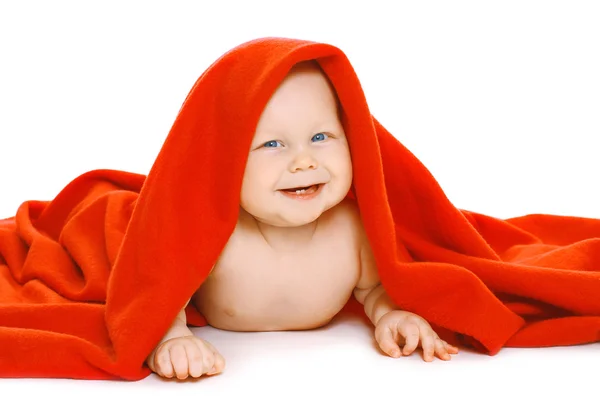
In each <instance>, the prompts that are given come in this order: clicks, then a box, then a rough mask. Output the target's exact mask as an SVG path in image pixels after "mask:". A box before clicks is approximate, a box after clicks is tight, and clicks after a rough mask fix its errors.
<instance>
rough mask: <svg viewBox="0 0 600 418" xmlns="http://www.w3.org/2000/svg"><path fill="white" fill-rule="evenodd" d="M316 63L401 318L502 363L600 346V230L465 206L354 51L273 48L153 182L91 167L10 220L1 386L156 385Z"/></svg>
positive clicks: (208, 89)
mask: <svg viewBox="0 0 600 418" xmlns="http://www.w3.org/2000/svg"><path fill="white" fill-rule="evenodd" d="M312 59H314V60H317V62H318V63H319V64H320V66H321V67H322V69H323V70H324V72H325V73H326V74H327V76H328V78H329V79H330V81H331V82H332V84H333V86H334V88H335V90H336V92H337V94H338V97H339V99H340V103H341V107H342V111H341V118H342V123H343V126H344V129H345V132H346V135H347V137H348V141H349V144H350V150H351V155H352V160H353V169H354V180H353V193H352V194H351V197H352V198H355V199H356V200H357V202H358V206H359V209H360V212H361V217H362V220H363V222H364V226H365V230H366V232H367V236H368V238H369V241H370V243H371V245H372V247H373V251H374V254H375V259H376V263H377V267H378V270H379V274H380V276H381V282H382V284H383V286H384V287H385V289H386V290H387V292H388V293H389V294H390V296H391V297H392V299H393V300H394V301H395V302H396V303H397V304H398V305H399V306H400V307H401V308H402V309H405V310H408V311H412V312H415V313H417V314H419V315H421V316H423V317H424V318H426V319H427V320H428V321H429V322H430V323H431V324H432V325H433V326H434V328H435V329H436V330H438V331H439V332H440V333H441V334H442V335H443V336H444V337H445V338H448V339H449V340H450V341H451V342H454V343H457V342H458V343H462V344H463V345H470V346H473V347H475V348H476V349H477V350H480V351H481V352H482V353H487V354H491V355H493V354H495V353H497V352H498V351H499V350H500V349H501V348H502V347H505V346H512V347H541V346H553V345H573V344H583V343H592V342H597V341H600V238H599V237H600V220H597V219H588V218H577V217H564V216H562V217H561V216H552V215H529V216H524V217H520V218H514V219H507V220H501V219H496V218H493V217H489V216H485V215H482V214H478V213H473V212H469V211H466V210H460V209H457V208H456V207H455V206H453V205H452V203H450V202H449V201H448V199H447V198H446V196H445V194H444V192H443V191H442V189H441V188H440V186H439V185H438V183H437V182H436V180H435V179H434V178H433V177H432V175H431V174H430V173H429V171H428V170H427V169H426V168H425V167H424V166H423V164H422V163H421V162H420V161H419V160H418V159H417V158H415V156H413V155H412V154H411V153H410V152H409V151H408V150H407V149H406V148H405V147H404V146H403V145H402V144H401V143H400V142H399V141H397V140H396V139H395V138H394V137H393V136H392V135H391V134H390V133H389V132H388V131H387V130H386V129H385V128H384V127H383V126H382V125H381V124H380V123H379V122H378V121H377V120H376V119H375V117H374V116H373V115H372V114H371V113H370V111H369V107H368V106H367V102H366V99H365V96H364V93H363V91H362V89H361V86H360V84H359V80H358V79H357V76H356V74H355V72H354V70H353V68H352V66H351V64H350V62H349V61H348V58H347V57H346V56H345V54H344V53H343V52H342V51H341V50H340V49H338V48H336V47H334V46H332V45H328V44H323V43H317V42H312V41H306V40H298V39H287V38H274V37H273V38H261V39H256V40H252V41H250V42H247V43H244V44H242V45H239V46H237V47H235V48H233V49H231V50H230V51H228V52H226V53H225V54H224V55H223V56H222V57H220V58H219V59H218V60H217V61H216V62H215V63H214V64H213V65H211V66H210V67H209V68H208V69H207V70H206V71H205V72H204V73H203V74H202V75H201V76H200V78H199V79H198V81H197V82H196V83H195V85H194V86H193V88H192V90H191V91H190V93H189V95H188V96H187V98H186V100H185V102H184V104H183V106H182V107H181V109H180V112H179V114H178V116H177V118H176V120H175V122H174V124H173V127H172V129H171V131H170V132H169V134H168V137H167V139H166V141H165V143H164V145H163V147H162V149H161V150H160V152H159V154H158V157H157V158H156V161H155V163H154V165H153V166H152V168H151V170H150V173H149V174H148V176H147V177H145V176H143V175H139V174H133V173H128V172H123V171H114V170H96V171H91V172H88V173H85V174H83V175H81V176H80V177H78V178H76V179H74V180H73V181H72V182H71V183H70V184H68V185H67V186H66V187H65V188H64V189H63V190H62V191H61V192H60V193H59V194H58V195H57V196H56V198H54V199H53V200H52V201H27V202H24V203H23V204H22V205H21V206H20V207H19V209H18V211H17V213H16V214H15V216H14V217H11V218H8V219H4V220H0V375H1V376H4V377H66V378H81V379H128V380H138V379H142V378H144V377H146V376H147V375H148V374H149V373H150V371H149V369H148V368H147V366H145V363H144V361H145V358H146V357H147V355H148V354H149V353H150V352H151V351H152V349H153V348H154V347H155V345H156V344H157V343H158V342H159V341H160V339H161V338H162V336H163V335H164V333H165V332H166V331H167V329H168V328H169V326H170V324H171V323H172V321H173V319H174V318H175V316H176V315H177V312H178V311H179V309H180V308H181V306H183V305H184V303H185V302H186V301H187V300H188V298H189V297H190V296H191V295H192V294H193V293H194V291H195V290H196V289H197V288H198V287H199V286H200V285H201V284H202V282H203V280H204V279H205V277H206V276H207V275H208V273H209V272H210V270H211V268H212V266H213V265H214V263H215V261H216V260H217V258H218V256H219V254H220V253H221V251H222V250H223V248H224V246H225V245H226V243H227V241H228V239H229V237H230V235H231V234H232V232H233V229H234V226H235V224H236V220H237V214H238V207H239V196H240V190H241V184H242V176H243V173H244V168H245V163H246V159H247V156H248V152H249V148H250V143H251V140H252V137H253V134H254V130H255V128H256V124H257V122H258V119H259V117H260V115H261V112H262V109H263V108H264V106H265V105H266V103H267V101H268V100H269V98H270V96H271V95H272V94H273V92H274V91H275V89H276V88H277V86H278V85H279V84H280V82H281V81H282V80H283V78H284V77H285V76H286V74H287V73H288V71H289V70H290V69H291V67H292V66H293V65H294V64H296V63H298V62H300V61H304V60H312ZM222 138H228V140H227V143H228V145H227V152H223V149H222V146H221V144H222V141H221V139H222ZM187 313H188V322H189V323H190V325H204V324H205V322H204V320H203V318H202V317H201V316H200V315H199V314H198V312H197V311H195V310H194V309H193V308H192V307H189V308H188V310H187Z"/></svg>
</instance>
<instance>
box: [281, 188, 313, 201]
mask: <svg viewBox="0 0 600 418" xmlns="http://www.w3.org/2000/svg"><path fill="white" fill-rule="evenodd" d="M322 189H323V185H322V184H319V186H318V187H317V190H315V191H314V192H312V193H302V194H298V193H296V192H284V191H283V190H280V192H281V194H283V195H284V196H286V197H289V198H290V199H296V200H311V199H314V198H315V197H317V196H318V195H320V194H321V190H322Z"/></svg>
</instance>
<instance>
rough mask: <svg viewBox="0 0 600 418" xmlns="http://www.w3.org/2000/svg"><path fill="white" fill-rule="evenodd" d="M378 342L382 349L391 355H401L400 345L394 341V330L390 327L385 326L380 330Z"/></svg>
mask: <svg viewBox="0 0 600 418" xmlns="http://www.w3.org/2000/svg"><path fill="white" fill-rule="evenodd" d="M377 342H378V343H379V347H380V348H381V350H382V351H383V352H384V353H386V354H387V355H389V356H390V357H400V347H399V346H398V344H397V343H396V341H394V337H393V336H392V331H391V330H390V329H389V328H388V327H384V328H383V329H382V330H381V331H380V332H379V338H377Z"/></svg>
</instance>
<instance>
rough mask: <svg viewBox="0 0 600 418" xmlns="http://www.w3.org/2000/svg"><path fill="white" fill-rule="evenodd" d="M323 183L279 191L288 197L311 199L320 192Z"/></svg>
mask: <svg viewBox="0 0 600 418" xmlns="http://www.w3.org/2000/svg"><path fill="white" fill-rule="evenodd" d="M322 186H323V183H317V184H312V185H310V186H303V187H294V188H291V189H280V190H279V191H280V192H282V193H283V194H285V195H287V196H289V197H297V198H302V197H312V196H314V195H316V194H317V193H318V192H320V191H321V188H322Z"/></svg>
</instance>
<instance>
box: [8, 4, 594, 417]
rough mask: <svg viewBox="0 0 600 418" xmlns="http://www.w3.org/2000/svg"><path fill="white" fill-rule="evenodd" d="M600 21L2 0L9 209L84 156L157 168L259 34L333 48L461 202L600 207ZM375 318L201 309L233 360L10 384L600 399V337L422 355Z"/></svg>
mask: <svg viewBox="0 0 600 418" xmlns="http://www.w3.org/2000/svg"><path fill="white" fill-rule="evenodd" d="M598 22H600V5H599V3H597V2H594V1H588V2H584V1H524V0H521V1H502V2H499V1H498V2H491V1H452V2H450V1H438V2H432V1H419V2H410V1H395V2H391V1H390V2H385V1H370V2H369V3H367V2H350V1H345V2H341V1H340V2H335V1H324V0H321V1H313V0H303V1H292V2H284V1H271V2H268V1H257V0H254V1H247V2H242V1H240V2H237V3H236V2H232V1H210V2H208V1H206V2H205V1H196V2H183V1H169V2H167V1H164V2H162V3H158V2H148V1H147V2H131V1H129V2H128V1H120V2H119V1H112V2H110V1H103V2H71V3H67V2H64V1H62V2H61V1H51V2H41V1H40V2H37V3H34V2H29V1H19V2H17V1H1V2H0V53H1V55H0V218H3V217H8V216H12V215H13V214H14V212H15V211H16V209H17V207H18V205H19V204H20V203H21V202H22V201H24V200H44V199H52V198H53V197H54V196H55V195H56V193H58V191H60V189H61V188H62V187H63V186H64V185H66V184H67V182H69V181H70V180H72V179H73V178H74V177H76V176H78V175H79V174H82V173H83V172H85V171H89V170H92V169H96V168H114V169H120V170H126V171H134V172H141V173H147V172H148V170H149V169H150V167H151V165H152V163H153V161H154V159H155V157H156V155H157V153H158V151H159V149H160V147H161V144H162V142H163V141H164V139H165V137H166V135H167V133H168V131H169V129H170V127H171V124H172V123H173V121H174V119H175V117H176V114H177V111H178V110H179V107H180V105H181V103H182V102H183V100H184V98H185V96H186V94H187V93H188V91H189V89H190V88H191V87H192V85H193V83H194V82H195V81H196V79H197V77H198V76H199V75H200V74H201V73H202V72H203V71H204V70H205V69H206V67H208V66H209V65H210V64H211V63H212V62H213V61H214V60H216V59H217V58H218V57H219V56H221V55H222V54H223V53H225V52H226V51H227V50H229V49H231V48H233V47H235V46H236V45H238V44H240V43H242V42H246V41H248V40H250V39H254V38H257V37H263V36H283V37H291V38H300V39H307V40H313V41H318V42H325V43H330V44H333V45H335V46H337V47H339V48H341V49H342V50H343V51H344V52H345V53H346V55H347V56H348V57H349V59H350V61H351V63H352V64H353V66H354V68H355V70H356V72H357V74H358V76H359V79H360V80H361V83H362V86H363V89H364V90H365V94H366V96H367V100H368V102H369V105H370V108H371V112H372V113H373V114H374V115H375V116H376V117H377V118H378V119H379V121H380V122H382V124H383V125H384V126H385V127H386V128H387V129H388V130H389V131H390V132H392V134H393V135H394V136H395V137H396V138H397V139H398V140H400V141H401V142H403V143H404V144H405V145H406V146H407V147H408V148H409V149H410V150H412V151H413V152H414V153H415V154H416V155H417V157H418V158H420V159H421V160H422V161H423V162H424V163H425V165H426V166H427V167H428V168H429V169H430V170H431V172H432V173H433V175H434V176H435V177H436V178H437V180H438V181H439V183H440V184H441V186H442V188H443V189H444V190H445V191H446V193H447V195H448V196H449V198H450V200H451V201H452V202H453V203H454V204H455V205H456V206H458V207H460V208H465V209H469V210H473V211H476V212H481V213H485V214H488V215H492V216H497V217H501V218H506V217H511V216H519V215H524V214H526V213H553V214H560V215H576V216H587V217H596V218H597V217H600V193H599V191H598V179H599V178H600V166H599V165H598V163H597V161H598V156H597V155H598V153H597V150H598V144H600V77H599V76H598V74H600V25H599V24H598ZM223 146H224V147H226V146H227V143H226V141H224V142H223ZM599 303H600V302H599ZM371 331H372V330H371V327H370V326H369V325H368V324H365V323H362V322H360V321H359V320H357V319H355V318H354V319H353V318H347V317H344V316H342V317H340V318H338V319H337V320H336V321H335V322H334V323H333V324H332V325H331V326H329V327H327V328H325V329H322V330H315V331H309V332H297V333H257V334H247V333H239V334H236V333H227V332H222V331H218V330H213V329H211V328H205V329H200V330H197V332H198V333H199V334H201V335H203V336H204V337H205V338H207V339H209V340H210V341H211V342H213V344H214V345H216V346H217V348H218V349H219V350H220V351H221V352H222V353H223V354H224V356H225V357H226V360H227V362H228V363H227V369H226V373H224V374H223V375H221V376H216V377H213V378H210V379H201V380H200V381H198V382H185V383H176V382H161V381H160V380H159V379H158V378H156V377H155V376H151V377H149V378H148V379H145V380H143V381H141V382H135V383H123V382H80V381H69V380H29V379H22V380H1V381H0V393H2V398H3V399H2V403H3V405H5V406H3V408H8V409H10V408H18V409H12V411H13V412H15V413H17V412H18V413H19V414H20V415H21V414H25V415H22V416H27V415H26V414H27V413H30V412H31V413H32V412H33V411H34V410H36V411H38V413H40V412H43V413H44V414H46V415H48V414H49V415H51V416H53V415H58V414H62V415H63V416H66V415H69V414H71V413H72V414H73V416H75V414H76V413H77V412H79V413H80V414H83V415H86V416H88V415H92V416H95V415H94V414H96V415H98V416H100V415H105V414H106V413H108V412H109V411H111V410H117V408H120V409H121V410H123V409H126V410H129V411H132V412H133V411H138V413H141V414H142V415H141V416H143V415H144V414H150V413H155V412H156V413H158V412H162V413H164V414H168V413H170V414H180V413H185V411H186V410H187V411H189V412H190V413H193V414H197V415H202V414H204V413H211V414H212V415H213V416H214V415H215V413H217V415H216V416H222V415H221V414H225V413H227V414H233V413H234V412H237V413H249V412H254V413H259V414H261V416H286V415H292V416H295V415H298V416H307V415H308V414H309V413H310V415H315V416H323V415H325V413H326V412H327V413H333V412H336V411H337V412H339V413H353V414H356V415H359V414H360V415H364V414H368V415H371V414H375V413H383V414H386V415H389V416H399V415H402V416H406V415H409V414H410V415H423V414H424V415H425V416H430V415H434V414H435V415H437V416H440V414H444V415H445V416H455V415H456V416H459V415H460V416H479V415H487V416H496V414H498V416H500V415H504V416H506V415H507V414H510V415H511V416H521V414H522V415H525V413H526V412H531V413H535V415H537V416H541V415H544V414H546V415H548V414H549V415H551V416H554V415H555V414H557V415H558V414H559V413H564V414H569V415H573V414H577V413H583V412H585V413H587V414H588V415H589V416H594V415H596V414H597V413H598V412H597V402H593V399H592V395H593V394H597V393H598V391H599V390H600V385H598V383H597V382H598V378H597V376H598V374H599V372H600V351H599V350H598V345H597V344H596V345H588V346H581V347H571V348H546V349H529V350H519V349H505V350H503V351H501V352H500V354H498V355H497V356H495V357H488V356H482V355H478V354H473V353H467V352H463V353H461V354H460V355H459V356H457V357H455V358H454V359H453V360H452V361H451V362H450V363H442V362H440V361H437V362H434V363H432V364H426V363H424V362H422V361H421V360H419V358H418V357H417V356H412V357H410V358H405V359H398V360H396V359H391V358H386V357H384V356H382V355H381V354H379V353H378V352H377V350H376V349H375V348H374V346H373V345H372V341H371V340H372V333H371ZM0 353H1V347H0ZM586 381H589V383H586ZM7 402H8V403H7ZM115 402H123V404H122V405H121V406H117V404H116V403H115ZM320 402H322V403H323V405H322V406H317V403H320ZM521 402H522V403H521ZM519 403H521V404H520V406H519ZM5 411H6V409H5Z"/></svg>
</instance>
